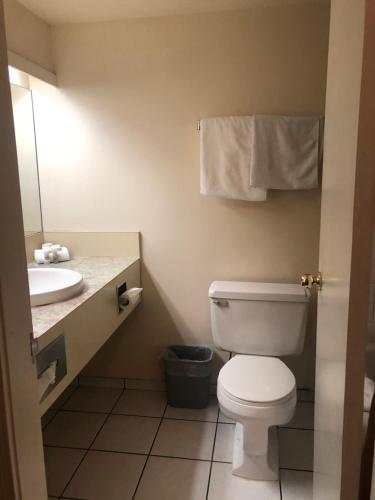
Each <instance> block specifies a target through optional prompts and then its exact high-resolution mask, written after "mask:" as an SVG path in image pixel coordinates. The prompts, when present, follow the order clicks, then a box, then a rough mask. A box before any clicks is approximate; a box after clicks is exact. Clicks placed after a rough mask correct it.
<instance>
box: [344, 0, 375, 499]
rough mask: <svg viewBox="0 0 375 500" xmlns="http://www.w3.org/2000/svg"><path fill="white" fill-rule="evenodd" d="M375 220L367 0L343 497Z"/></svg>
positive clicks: (358, 436)
mask: <svg viewBox="0 0 375 500" xmlns="http://www.w3.org/2000/svg"><path fill="white" fill-rule="evenodd" d="M374 224H375V4H374V2H373V1H372V0H366V6H365V29H364V45H363V62H362V82H361V97H360V109H359V125H358V146H357V165H356V177H355V188H354V213H353V240H352V259H351V274H350V294H349V315H348V334H347V352H346V371H345V380H346V383H345V397H344V422H343V445H342V470H341V498H342V500H352V499H353V498H357V497H358V491H359V480H360V464H361V455H362V427H363V383H364V376H365V351H366V346H367V342H368V308H369V295H370V276H371V260H372V246H373V232H374ZM354 495H357V496H356V497H355V496H354Z"/></svg>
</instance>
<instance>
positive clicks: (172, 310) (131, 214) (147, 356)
mask: <svg viewBox="0 0 375 500" xmlns="http://www.w3.org/2000/svg"><path fill="white" fill-rule="evenodd" d="M328 21H329V12H328V6H327V3H326V2H324V3H322V4H316V5H311V4H310V5H300V6H288V7H272V8H261V9H254V10H249V11H243V12H232V13H220V14H205V15H193V16H181V17H169V18H155V19H143V20H141V19H139V20H128V21H123V22H113V23H99V24H91V25H83V24H82V25H79V24H78V25H67V26H59V27H56V28H53V45H54V54H55V58H56V70H57V75H58V79H59V83H60V86H61V87H60V89H57V90H55V91H53V89H49V91H47V89H46V88H44V89H42V90H41V93H40V94H38V92H36V95H35V102H36V120H37V133H38V138H39V160H40V169H41V189H42V204H43V214H44V227H45V230H46V231H138V230H139V231H140V232H141V234H142V256H143V269H142V279H143V285H144V287H145V293H144V302H143V304H142V305H141V306H140V307H139V309H138V310H137V311H136V312H135V313H134V315H132V317H131V318H129V319H128V321H127V322H126V323H125V325H124V326H123V327H122V328H121V329H120V330H121V331H119V333H118V334H117V335H115V336H114V337H113V338H112V339H111V340H110V341H109V342H108V343H107V345H106V346H105V347H104V348H103V349H102V351H101V353H100V354H99V355H98V356H97V357H96V359H95V360H94V362H93V363H92V364H91V365H90V367H89V368H88V370H87V373H90V374H96V375H105V374H106V375H111V376H126V377H140V378H155V377H159V376H160V371H159V361H158V355H159V352H160V350H161V348H162V347H163V346H165V345H166V344H170V343H181V342H182V343H198V344H206V343H207V344H209V343H211V331H210V321H209V308H208V300H207V290H208V287H209V284H210V282H211V281H212V280H215V279H222V280H226V279H228V280H259V281H285V282H296V281H298V279H299V276H300V274H301V272H306V271H314V270H317V257H318V237H319V212H320V195H319V192H318V191H306V192H272V193H270V194H269V198H268V201H267V202H266V203H263V204H261V203H259V204H256V203H246V202H238V201H225V200H221V199H214V198H204V197H202V196H200V194H199V135H198V133H197V130H196V122H197V119H198V118H201V117H207V116H215V115H228V114H247V113H253V112H263V113H287V114H293V113H323V111H324V99H325V81H326V62H327V61H326V59H327V43H328ZM307 358H308V359H306V358H305V359H304V360H303V361H302V362H299V364H300V368H301V370H300V372H299V373H300V375H299V377H300V383H301V385H306V383H310V381H311V375H312V366H313V359H312V352H311V349H310V353H309V355H308V356H307ZM309 363H310V364H309Z"/></svg>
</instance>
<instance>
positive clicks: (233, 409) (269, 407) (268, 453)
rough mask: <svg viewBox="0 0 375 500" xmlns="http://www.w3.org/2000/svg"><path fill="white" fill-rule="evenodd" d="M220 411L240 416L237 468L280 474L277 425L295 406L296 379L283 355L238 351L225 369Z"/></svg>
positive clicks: (265, 475) (252, 474) (260, 476)
mask: <svg viewBox="0 0 375 500" xmlns="http://www.w3.org/2000/svg"><path fill="white" fill-rule="evenodd" d="M217 396H218V400H219V404H220V408H221V411H222V412H223V413H224V415H226V416H227V417H228V418H231V419H232V420H234V421H235V422H236V430H235V439H234V450H233V474H236V475H239V476H242V477H248V478H251V479H257V480H264V481H266V480H276V479H278V478H279V459H278V446H277V434H276V433H277V431H276V428H275V426H277V425H284V424H286V423H288V422H289V421H290V420H291V418H292V417H293V414H294V411H295V407H296V381H295V377H294V375H293V373H292V372H291V371H290V370H289V368H288V367H287V366H286V365H285V364H284V363H283V362H282V361H281V360H279V359H277V358H271V357H267V356H252V355H238V356H235V357H234V358H232V359H231V360H230V361H228V363H226V365H224V367H223V368H222V369H221V371H220V373H219V378H218V387H217Z"/></svg>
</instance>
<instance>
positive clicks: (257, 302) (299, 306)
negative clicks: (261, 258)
mask: <svg viewBox="0 0 375 500" xmlns="http://www.w3.org/2000/svg"><path fill="white" fill-rule="evenodd" d="M208 295H209V301H210V309H211V328H212V335H213V339H214V342H215V345H216V346H217V347H219V348H220V349H223V350H225V351H231V352H235V353H241V354H259V355H264V356H291V355H293V356H296V355H298V354H300V353H301V351H302V349H303V344H304V341H305V332H306V323H307V313H308V305H309V302H310V291H309V290H308V289H306V288H303V287H302V286H300V285H292V284H282V283H251V282H247V283H243V282H237V281H214V282H213V283H212V284H211V286H210V288H209V293H208Z"/></svg>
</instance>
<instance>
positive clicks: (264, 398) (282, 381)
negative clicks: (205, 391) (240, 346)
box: [218, 355, 296, 406]
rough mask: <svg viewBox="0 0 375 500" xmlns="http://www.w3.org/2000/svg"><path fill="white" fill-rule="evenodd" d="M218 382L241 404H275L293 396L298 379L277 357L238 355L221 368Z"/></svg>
mask: <svg viewBox="0 0 375 500" xmlns="http://www.w3.org/2000/svg"><path fill="white" fill-rule="evenodd" d="M218 384H219V385H220V389H221V391H222V392H223V393H225V395H226V396H227V397H228V398H229V399H231V400H232V401H234V402H238V403H240V404H241V405H256V406H272V405H279V404H281V403H284V402H286V401H287V400H289V399H290V398H292V397H294V395H295V388H296V379H295V377H294V375H293V373H292V372H291V371H290V370H289V368H288V367H287V366H286V365H285V363H283V362H282V361H281V360H280V359H278V358H273V357H268V356H253V355H237V356H235V357H233V358H232V359H231V360H229V361H228V362H227V363H226V364H225V365H224V366H223V368H222V369H221V370H220V373H219V378H218Z"/></svg>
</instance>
